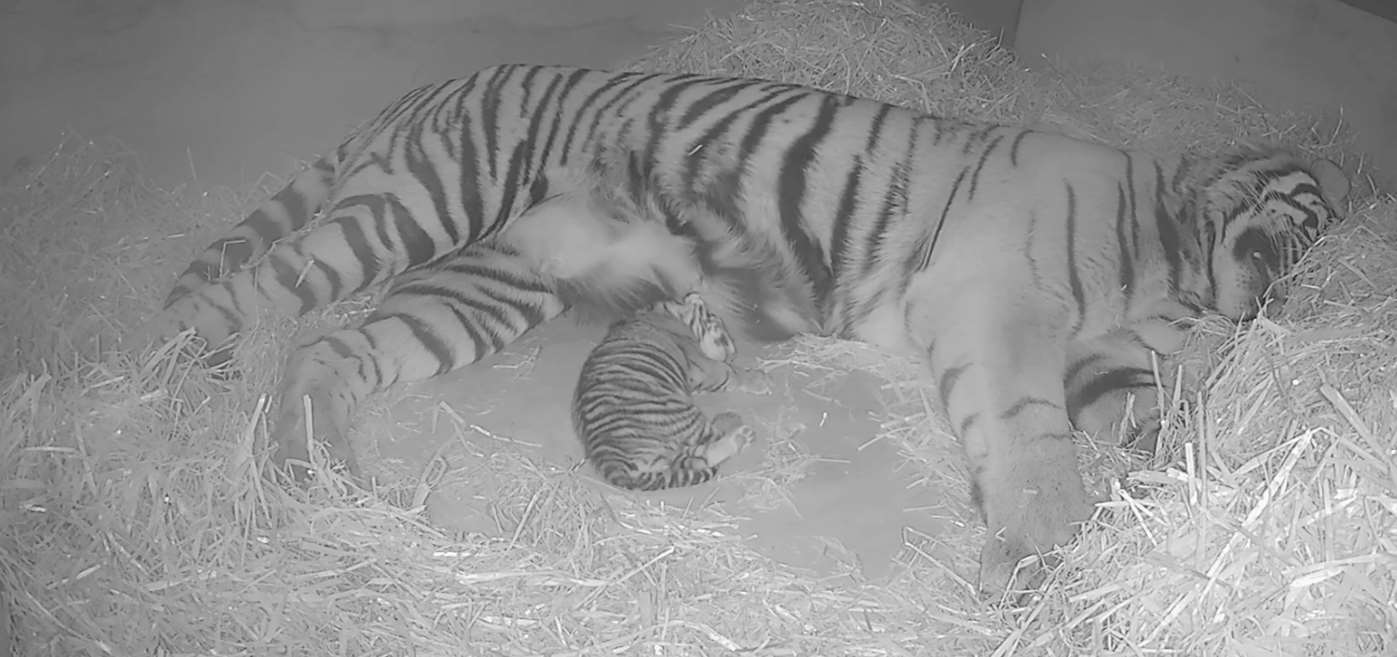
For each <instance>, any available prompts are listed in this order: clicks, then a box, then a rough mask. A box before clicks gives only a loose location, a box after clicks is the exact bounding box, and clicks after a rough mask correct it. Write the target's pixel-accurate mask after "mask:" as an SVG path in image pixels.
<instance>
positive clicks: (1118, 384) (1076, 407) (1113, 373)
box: [1067, 367, 1155, 416]
mask: <svg viewBox="0 0 1397 657" xmlns="http://www.w3.org/2000/svg"><path fill="white" fill-rule="evenodd" d="M1154 386H1155V380H1154V373H1153V372H1151V371H1150V370H1147V369H1143V368H1139V367H1119V368H1116V369H1112V370H1107V371H1105V372H1102V373H1101V374H1099V375H1097V376H1095V377H1093V378H1092V380H1091V382H1090V383H1088V384H1087V385H1085V386H1082V387H1080V388H1077V389H1076V390H1073V391H1072V392H1071V394H1070V395H1069V396H1068V398H1067V409H1068V412H1069V414H1071V415H1073V416H1075V415H1076V414H1077V413H1078V412H1079V411H1081V410H1082V409H1085V408H1087V407H1089V406H1091V405H1092V404H1094V403H1096V402H1098V401H1100V400H1101V398H1102V397H1104V396H1106V395H1108V394H1110V393H1112V392H1115V391H1118V390H1122V391H1124V390H1134V389H1140V388H1153V387H1154Z"/></svg>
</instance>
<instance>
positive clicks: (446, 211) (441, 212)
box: [403, 121, 469, 264]
mask: <svg viewBox="0 0 1397 657" xmlns="http://www.w3.org/2000/svg"><path fill="white" fill-rule="evenodd" d="M424 128H425V124H424V122H420V121H419V122H417V125H416V126H415V127H414V128H413V132H414V133H415V134H413V135H412V138H411V139H410V140H409V141H408V144H407V148H405V149H404V152H403V159H404V160H405V161H406V162H407V170H408V173H409V174H411V175H412V177H413V179H414V180H416V181H417V182H418V183H419V184H421V185H422V187H423V189H425V190H426V191H427V197H428V198H430V199H431V201H432V207H433V209H435V210H436V213H437V217H436V218H437V223H438V224H439V225H440V226H441V227H442V230H444V231H445V232H446V236H447V238H448V239H450V240H451V243H452V244H457V243H459V242H460V241H461V233H460V231H459V230H458V228H457V226H456V221H455V217H452V216H451V209H450V208H448V207H447V204H446V203H447V200H446V186H445V183H444V182H443V181H442V179H441V175H440V174H441V169H440V167H439V166H438V164H437V163H435V162H432V161H431V160H430V159H429V157H428V155H427V152H426V149H425V148H423V139H422V131H423V129H424ZM468 229H469V228H468ZM413 264H420V263H416V262H414V263H413Z"/></svg>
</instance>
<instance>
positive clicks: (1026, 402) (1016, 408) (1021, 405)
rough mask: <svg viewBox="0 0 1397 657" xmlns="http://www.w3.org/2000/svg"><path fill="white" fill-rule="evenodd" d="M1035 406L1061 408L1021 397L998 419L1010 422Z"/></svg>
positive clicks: (1038, 400)
mask: <svg viewBox="0 0 1397 657" xmlns="http://www.w3.org/2000/svg"><path fill="white" fill-rule="evenodd" d="M1037 406H1046V407H1048V408H1052V409H1058V408H1062V407H1061V406H1058V405H1057V404H1055V403H1053V402H1051V401H1048V400H1046V399H1043V398H1042V397H1021V398H1020V399H1019V401H1017V402H1015V403H1014V405H1013V406H1010V407H1009V408H1007V409H1004V412H1002V413H1000V414H999V418H1000V419H1001V420H1010V419H1013V418H1014V417H1015V416H1017V415H1018V414H1019V413H1022V412H1024V411H1026V410H1028V409H1030V408H1034V407H1037ZM962 435H964V434H962Z"/></svg>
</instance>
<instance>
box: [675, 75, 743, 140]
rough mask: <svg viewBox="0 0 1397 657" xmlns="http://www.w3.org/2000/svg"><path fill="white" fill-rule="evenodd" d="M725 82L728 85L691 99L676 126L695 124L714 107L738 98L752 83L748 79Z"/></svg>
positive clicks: (684, 126)
mask: <svg viewBox="0 0 1397 657" xmlns="http://www.w3.org/2000/svg"><path fill="white" fill-rule="evenodd" d="M725 84H726V86H721V87H719V88H717V89H714V90H713V91H710V92H708V93H706V94H704V95H703V96H702V97H700V98H698V99H696V100H693V101H690V102H689V104H688V105H689V107H688V109H686V110H684V115H683V116H681V117H679V120H678V121H676V122H675V124H674V127H675V128H676V129H680V130H682V129H684V128H687V127H689V126H691V125H693V124H694V122H695V121H698V120H699V119H700V118H702V117H703V115H705V114H707V113H708V112H709V111H710V110H712V109H713V108H715V107H718V106H719V105H722V104H724V103H726V102H728V101H730V100H732V99H734V98H736V97H737V96H738V94H741V93H742V92H744V91H746V90H747V89H748V87H750V86H751V84H752V83H751V82H749V81H747V80H732V81H730V82H727V83H725Z"/></svg>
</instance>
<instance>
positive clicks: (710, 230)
mask: <svg viewBox="0 0 1397 657" xmlns="http://www.w3.org/2000/svg"><path fill="white" fill-rule="evenodd" d="M1347 187H1348V183H1347V180H1346V179H1345V178H1344V177H1343V174H1342V172H1341V171H1339V169H1338V168H1337V167H1335V166H1334V165H1333V164H1332V163H1330V162H1328V161H1323V160H1321V161H1319V162H1307V161H1304V160H1302V159H1300V158H1298V157H1295V156H1292V155H1289V154H1286V153H1282V152H1278V151H1262V150H1245V149H1240V150H1236V151H1233V152H1230V153H1227V154H1223V155H1220V156H1215V157H1200V158H1185V159H1180V160H1164V159H1158V158H1155V157H1152V156H1150V155H1147V154H1144V153H1138V152H1128V151H1122V150H1118V149H1115V148H1109V147H1105V146H1101V145H1097V144H1093V143H1087V142H1083V141H1079V140H1075V139H1072V138H1068V137H1065V136H1062V135H1058V134H1052V133H1047V132H1038V131H1033V130H1027V129H1022V128H1015V127H1005V126H999V125H991V124H984V123H972V122H965V121H959V120H950V119H945V118H938V117H934V116H927V115H922V114H919V113H916V112H913V111H910V110H907V109H904V108H900V107H895V106H892V105H887V104H883V103H878V102H874V101H870V100H863V99H858V98H852V97H848V96H843V95H839V94H834V93H828V92H824V91H817V90H813V89H809V88H804V87H800V86H796V85H791V84H782V83H776V82H769V81H761V80H747V79H732V78H724V77H707V76H701V75H672V74H657V73H633V72H626V73H613V72H602V71H589V70H583V69H577V68H568V67H552V66H523V65H515V66H500V67H495V68H490V69H486V70H483V71H480V72H478V73H476V74H475V75H472V76H470V77H467V78H463V79H458V80H452V81H448V82H443V83H440V84H433V85H429V86H425V87H421V88H419V89H416V90H414V91H411V92H409V93H408V94H407V95H405V96H403V97H402V98H401V99H399V100H398V101H397V102H395V103H393V104H392V105H390V106H389V107H387V108H386V109H385V110H384V111H383V112H382V113H381V114H379V116H378V117H377V118H376V119H374V120H373V121H371V122H369V123H368V124H366V125H364V126H363V127H361V128H360V129H358V130H356V131H355V132H354V133H353V134H352V135H351V136H350V137H349V138H348V139H346V140H345V141H344V143H343V144H341V145H340V147H339V148H338V149H337V150H335V152H334V153H332V154H331V155H329V156H327V157H324V158H322V159H320V160H319V161H317V162H316V163H315V164H314V165H313V166H311V167H310V168H309V169H308V170H307V171H305V172H303V173H301V174H300V175H298V176H297V177H296V178H295V179H294V180H293V181H292V182H291V183H290V184H289V185H288V186H287V187H286V188H285V189H283V190H282V191H281V192H279V193H278V194H277V195H276V196H274V197H273V198H272V199H271V200H270V201H269V202H268V203H266V204H265V205H263V206H262V207H261V208H260V209H258V210H257V211H255V212H253V213H252V214H251V215H250V216H249V217H248V218H247V219H246V220H245V221H244V222H243V223H241V224H240V225H239V226H237V227H236V228H234V229H233V231H232V233H231V235H230V236H229V237H227V238H224V239H222V240H219V241H218V242H215V243H214V244H213V245H212V246H211V247H209V249H208V250H207V251H205V252H204V254H203V255H202V256H201V257H200V258H199V259H198V260H196V261H195V262H194V263H193V264H192V265H191V266H190V267H189V269H188V270H187V271H186V272H185V273H184V274H183V275H182V276H181V277H180V279H179V281H178V283H177V284H176V286H175V288H174V290H173V291H172V292H171V294H170V296H169V299H168V301H167V303H166V306H165V310H164V313H163V315H162V318H161V321H160V322H158V328H157V330H158V331H159V333H160V334H161V335H162V336H169V335H172V334H173V333H175V332H177V331H178V330H181V329H185V328H193V329H195V330H196V331H197V333H198V334H199V335H201V336H203V337H204V338H205V339H206V340H207V341H208V343H210V344H212V345H219V344H221V343H223V341H224V340H225V338H228V337H229V336H231V335H233V334H235V333H237V332H238V331H240V330H241V329H243V328H244V327H245V326H247V324H248V323H249V321H251V319H252V318H253V316H254V315H255V314H256V313H257V312H259V310H260V309H264V308H269V309H271V310H274V311H276V312H280V313H286V314H290V313H300V312H305V311H306V310H309V309H311V308H315V307H318V306H322V305H324V304H326V303H329V302H332V301H335V300H337V299H342V298H345V297H347V296H349V295H351V294H353V293H355V292H357V291H359V290H362V289H364V288H365V287H367V286H370V285H373V284H376V283H380V282H384V281H391V282H392V287H391V288H390V290H389V292H388V293H387V295H386V297H385V298H384V300H383V302H382V303H381V304H380V305H379V306H378V308H377V310H376V311H375V313H374V314H373V315H371V316H370V317H369V318H368V319H367V320H366V321H365V322H363V323H362V324H360V325H357V326H352V327H349V328H345V329H342V330H339V331H337V332H334V333H331V334H329V335H328V336H325V337H323V338H321V339H319V340H317V341H315V342H313V343H311V344H309V345H307V346H304V347H302V348H300V349H298V350H297V351H296V352H295V353H294V355H293V356H292V357H291V358H290V360H289V362H288V364H287V366H286V371H285V375H284V382H283V386H282V391H281V401H280V409H281V410H280V416H279V419H278V422H277V424H276V425H275V426H274V430H273V438H274V440H275V442H276V443H277V445H278V446H279V450H278V452H279V456H280V457H281V458H286V457H296V458H304V457H305V455H306V448H305V445H306V441H305V437H304V434H305V432H306V424H307V422H306V421H307V418H306V417H305V415H304V414H303V412H302V408H303V404H302V400H303V399H308V400H309V408H310V409H312V414H311V416H312V417H313V418H314V423H313V426H314V433H315V434H316V436H317V437H319V438H321V439H323V440H324V441H325V442H326V443H327V444H328V445H329V446H330V447H331V449H332V450H333V451H334V452H335V453H336V454H337V455H339V456H340V457H342V458H346V459H349V460H350V461H351V463H352V455H351V454H350V453H349V451H348V449H347V447H346V443H345V436H344V433H345V429H346V427H347V425H348V421H349V419H350V417H351V415H352V413H353V412H354V410H355V408H356V406H357V405H358V404H359V402H360V401H361V400H362V399H363V398H364V397H365V395H368V394H370V393H372V392H374V391H377V390H382V389H383V388H385V387H387V386H388V385H390V384H393V383H396V382H400V381H411V380H419V379H424V378H427V377H431V376H434V375H437V374H441V373H444V372H447V371H450V370H453V369H456V368H458V367H461V366H464V365H467V364H469V363H472V362H475V361H476V360H478V359H480V358H481V357H482V356H485V355H487V354H489V353H491V352H494V351H496V350H498V349H499V348H501V347H503V346H504V345H506V344H508V343H510V342H511V341H512V340H514V339H516V338H518V337H519V336H520V335H521V334H523V333H524V332H525V331H527V330H529V329H530V328H532V327H534V326H537V325H538V324H540V323H542V322H543V321H545V320H547V319H549V318H551V317H553V316H555V315H557V314H559V313H561V312H562V311H563V310H564V309H566V308H567V307H568V306H569V305H571V304H588V305H596V304H599V305H602V306H610V307H615V308H619V309H621V310H623V311H629V310H636V309H639V308H643V307H646V306H649V305H650V304H652V303H654V302H656V301H659V300H662V299H665V298H671V299H676V298H679V297H680V296H682V295H683V294H684V293H686V292H688V291H698V292H700V293H701V294H702V295H703V296H704V298H705V299H706V300H707V301H708V302H709V304H710V305H712V306H713V307H714V308H715V309H716V310H717V311H718V312H719V315H720V316H722V317H723V319H724V320H725V321H726V322H727V324H728V325H729V326H735V327H745V329H746V330H747V331H748V332H750V333H754V334H757V335H759V336H761V337H765V338H775V339H780V338H783V337H786V336H789V335H791V334H794V333H799V332H821V333H825V334H828V335H836V336H843V337H848V338H853V339H858V340H863V341H866V342H869V343H873V344H876V345H881V346H884V347H887V348H893V349H902V350H906V351H907V352H908V353H912V354H919V355H921V356H922V357H925V358H926V360H927V362H928V364H929V367H930V369H931V374H932V376H933V377H934V380H935V381H936V382H937V384H938V387H939V393H940V400H941V403H942V405H943V407H944V409H945V411H946V413H947V417H948V418H949V419H950V421H951V423H952V426H953V428H954V430H955V432H956V433H957V434H958V436H959V438H960V439H961V441H962V443H963V444H964V447H965V450H966V454H967V456H968V459H969V462H970V465H971V471H972V478H973V481H972V483H973V487H972V488H973V491H974V496H975V499H976V502H977V503H978V504H979V506H980V509H981V510H982V512H983V516H984V520H985V522H986V523H987V525H988V527H989V530H990V538H989V539H988V540H987V541H986V544H985V547H984V549H983V551H982V553H981V555H980V563H981V572H980V585H981V588H982V590H983V591H986V592H991V593H993V592H997V591H1002V590H1003V588H1004V586H1005V585H1007V584H1008V583H1009V582H1010V580H1011V577H1012V572H1013V567H1014V564H1015V562H1016V561H1018V560H1019V559H1020V558H1021V557H1024V556H1026V555H1029V554H1032V553H1036V552H1039V551H1043V550H1047V549H1049V548H1051V547H1052V546H1054V545H1059V544H1062V543H1063V542H1065V541H1067V540H1069V539H1070V538H1071V536H1072V533H1073V528H1074V525H1075V524H1076V523H1079V522H1081V521H1083V520H1085V519H1086V518H1087V516H1088V515H1089V511H1090V504H1089V503H1088V501H1087V496H1086V494H1085V493H1084V490H1083V486H1082V481H1081V478H1080V475H1079V474H1078V472H1077V469H1076V461H1075V453H1074V448H1073V445H1072V440H1071V435H1072V432H1073V429H1074V428H1078V429H1083V430H1086V431H1088V432H1093V433H1098V434H1099V433H1103V432H1107V431H1110V430H1112V428H1113V427H1115V426H1118V425H1120V424H1122V421H1123V420H1130V421H1132V422H1133V421H1135V420H1139V421H1140V422H1134V425H1136V426H1145V427H1148V426H1150V422H1149V421H1150V419H1151V418H1152V417H1153V416H1154V415H1155V414H1156V410H1155V409H1154V408H1153V407H1152V400H1153V399H1154V396H1153V395H1150V394H1145V395H1141V397H1140V399H1138V400H1136V403H1135V405H1134V406H1133V407H1130V408H1129V409H1127V404H1126V403H1125V402H1126V400H1128V399H1129V398H1130V397H1132V396H1133V395H1132V393H1135V392H1140V391H1143V390H1144V389H1146V388H1149V387H1151V386H1153V385H1154V375H1153V374H1152V370H1151V368H1150V359H1149V355H1150V352H1151V351H1154V352H1159V353H1163V354H1167V353H1170V352H1173V351H1174V350H1175V349H1176V348H1177V347H1178V346H1179V343H1180V340H1181V338H1182V331H1183V330H1184V329H1183V328H1181V326H1180V324H1181V322H1184V321H1185V320H1188V319H1190V318H1193V317H1196V316H1198V315H1200V314H1201V313H1204V312H1210V311H1216V312H1220V313H1222V314H1223V315H1226V316H1228V317H1231V318H1234V319H1239V320H1240V319H1246V318H1249V317H1251V316H1253V315H1254V314H1255V313H1256V312H1257V310H1258V308H1259V307H1260V304H1261V303H1262V299H1263V297H1264V295H1265V294H1266V292H1267V290H1268V288H1270V287H1271V285H1272V283H1274V282H1276V281H1277V280H1278V279H1279V278H1280V277H1281V276H1282V275H1284V274H1285V273H1286V271H1287V270H1289V269H1290V268H1291V266H1292V265H1293V264H1294V263H1295V262H1296V260H1297V259H1298V258H1299V257H1300V255H1301V254H1302V253H1303V252H1304V251H1305V250H1306V249H1307V248H1308V247H1309V246H1310V245H1311V244H1313V243H1314V241H1315V240H1316V239H1317V237H1318V235H1319V234H1320V233H1321V231H1323V230H1324V229H1325V228H1326V227H1327V226H1328V225H1329V224H1330V223H1331V222H1332V221H1333V220H1334V219H1335V218H1336V216H1337V215H1336V213H1335V211H1334V209H1333V208H1334V207H1335V203H1336V200H1337V199H1338V198H1341V197H1342V196H1344V195H1345V194H1346V193H1347ZM317 212H320V213H323V217H324V218H323V221H320V222H318V223H317V224H315V225H314V227H311V226H312V224H311V221H310V220H311V218H312V215H313V214H315V213H317ZM308 227H310V229H309V230H307V231H303V232H300V233H297V231H301V229H303V228H308ZM293 234H294V236H293ZM1127 413H1129V414H1130V415H1129V416H1127V415H1126V414H1127Z"/></svg>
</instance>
